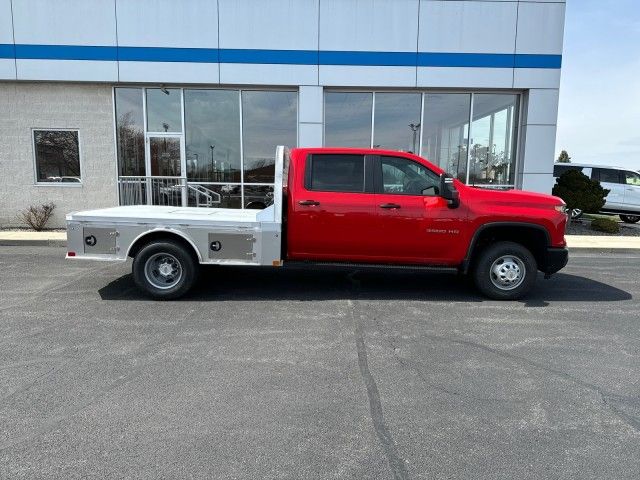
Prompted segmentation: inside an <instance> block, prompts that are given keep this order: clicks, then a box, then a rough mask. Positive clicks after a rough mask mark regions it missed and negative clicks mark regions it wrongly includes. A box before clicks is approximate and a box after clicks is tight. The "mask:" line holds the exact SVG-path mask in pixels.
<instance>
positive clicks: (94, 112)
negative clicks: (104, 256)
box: [0, 82, 118, 227]
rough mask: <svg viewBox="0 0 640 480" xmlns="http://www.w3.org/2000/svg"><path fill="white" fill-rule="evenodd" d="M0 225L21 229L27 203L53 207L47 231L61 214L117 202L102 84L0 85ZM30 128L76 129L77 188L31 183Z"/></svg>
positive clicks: (108, 96)
mask: <svg viewBox="0 0 640 480" xmlns="http://www.w3.org/2000/svg"><path fill="white" fill-rule="evenodd" d="M0 112H2V113H1V114H0V132H2V134H1V135H0V171H2V172H5V174H4V175H3V178H2V182H1V183H0V225H1V226H11V225H16V226H17V225H21V224H22V222H21V221H20V219H19V218H18V216H17V214H18V212H20V211H22V210H24V209H25V208H27V207H28V206H30V205H39V204H42V203H48V202H53V203H55V205H56V209H55V211H54V216H53V218H52V220H51V221H50V223H49V224H48V226H49V227H63V226H64V215H65V214H66V213H68V212H69V211H71V210H78V209H83V208H87V207H108V206H113V205H116V204H117V202H118V198H117V190H116V154H115V147H114V130H113V103H112V91H111V87H110V86H108V85H104V84H103V85H96V84H88V83H87V84H79V83H73V84H72V83H57V84H55V83H49V82H47V83H16V82H13V83H0ZM33 128H41V129H47V128H70V129H78V130H79V140H80V169H81V175H82V184H81V185H79V186H78V185H74V184H60V183H58V184H56V185H35V161H34V152H33V133H32V129H33Z"/></svg>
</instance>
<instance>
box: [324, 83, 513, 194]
mask: <svg viewBox="0 0 640 480" xmlns="http://www.w3.org/2000/svg"><path fill="white" fill-rule="evenodd" d="M519 101H520V96H519V95H517V94H510V93H471V92H470V93H435V92H423V93H399V92H342V91H327V92H325V105H324V108H325V125H324V129H325V130H324V144H325V145H326V146H350V147H374V148H386V149H392V150H402V151H407V152H416V153H418V154H420V155H422V156H424V157H425V158H427V159H428V160H429V161H431V162H433V163H435V164H436V165H438V166H440V167H441V168H443V169H444V170H445V171H447V172H448V173H449V174H451V175H452V176H454V177H456V178H458V179H459V180H461V181H463V182H465V183H468V184H471V185H478V186H487V187H513V186H514V182H515V147H516V138H517V137H516V135H517V131H516V125H517V119H518V104H519ZM472 117H473V118H472ZM470 124H471V127H470ZM372 125H373V128H372ZM371 132H373V138H372V136H371Z"/></svg>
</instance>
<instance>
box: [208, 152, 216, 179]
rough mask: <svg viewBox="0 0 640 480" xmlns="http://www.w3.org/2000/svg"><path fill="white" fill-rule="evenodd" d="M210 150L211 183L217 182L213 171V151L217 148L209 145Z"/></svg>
mask: <svg viewBox="0 0 640 480" xmlns="http://www.w3.org/2000/svg"><path fill="white" fill-rule="evenodd" d="M209 148H210V149H211V181H215V180H214V178H213V175H214V171H213V149H214V148H216V146H215V145H209Z"/></svg>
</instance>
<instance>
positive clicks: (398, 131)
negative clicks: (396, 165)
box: [373, 93, 422, 153]
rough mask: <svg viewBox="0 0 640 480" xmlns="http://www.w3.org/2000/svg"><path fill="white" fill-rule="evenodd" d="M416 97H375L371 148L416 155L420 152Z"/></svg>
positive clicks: (412, 95) (418, 112)
mask: <svg viewBox="0 0 640 480" xmlns="http://www.w3.org/2000/svg"><path fill="white" fill-rule="evenodd" d="M421 97H422V95H421V94H419V93H376V97H375V113H374V116H373V118H374V122H373V123H374V128H373V146H374V147H375V148H386V149H388V150H402V151H404V152H412V153H418V151H419V150H420V110H421Z"/></svg>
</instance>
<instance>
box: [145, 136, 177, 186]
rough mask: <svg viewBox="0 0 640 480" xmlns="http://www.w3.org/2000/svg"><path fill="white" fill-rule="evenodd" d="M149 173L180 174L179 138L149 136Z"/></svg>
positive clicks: (157, 174)
mask: <svg viewBox="0 0 640 480" xmlns="http://www.w3.org/2000/svg"><path fill="white" fill-rule="evenodd" d="M149 153H150V155H151V175H153V176H161V177H179V176H180V139H179V138H177V137H150V138H149Z"/></svg>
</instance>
